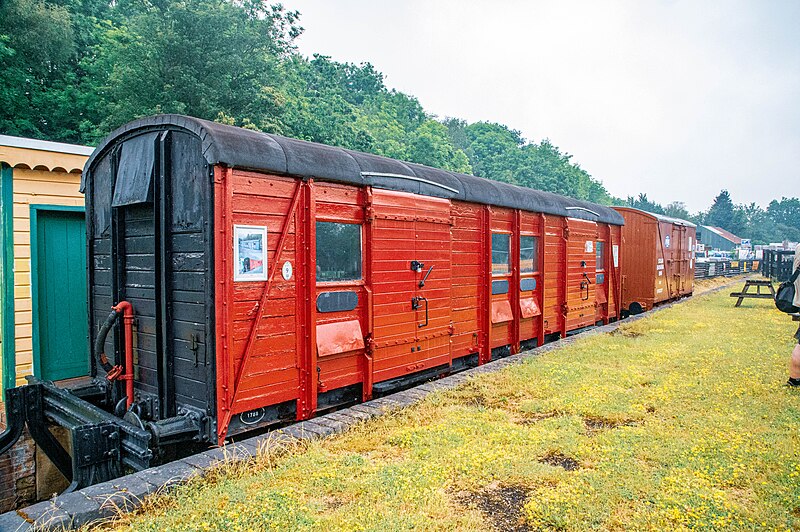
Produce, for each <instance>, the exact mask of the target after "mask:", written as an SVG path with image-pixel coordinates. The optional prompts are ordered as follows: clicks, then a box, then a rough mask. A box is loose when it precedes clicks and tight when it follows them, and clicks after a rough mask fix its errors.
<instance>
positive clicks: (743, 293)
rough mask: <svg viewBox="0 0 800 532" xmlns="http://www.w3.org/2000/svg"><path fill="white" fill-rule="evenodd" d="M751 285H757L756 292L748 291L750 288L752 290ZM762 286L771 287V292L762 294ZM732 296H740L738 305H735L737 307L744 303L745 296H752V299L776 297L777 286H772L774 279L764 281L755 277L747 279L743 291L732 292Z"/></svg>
mask: <svg viewBox="0 0 800 532" xmlns="http://www.w3.org/2000/svg"><path fill="white" fill-rule="evenodd" d="M751 286H755V287H756V292H755V293H753V292H748V290H750V287H751ZM762 286H764V287H767V288H769V292H770V293H769V294H767V293H763V294H762V293H761V287H762ZM731 297H738V298H739V300H738V301H737V302H736V305H734V306H735V307H738V306H740V305H741V304H742V301H744V299H745V298H748V299H749V298H752V299H775V288H774V287H773V286H772V281H769V280H764V281H762V280H755V279H747V280H746V281H745V282H744V288H743V289H742V291H741V292H733V293H732V294H731Z"/></svg>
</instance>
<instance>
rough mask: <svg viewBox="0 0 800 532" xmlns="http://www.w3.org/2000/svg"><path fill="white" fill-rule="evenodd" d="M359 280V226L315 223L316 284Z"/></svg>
mask: <svg viewBox="0 0 800 532" xmlns="http://www.w3.org/2000/svg"><path fill="white" fill-rule="evenodd" d="M359 279H361V226H360V225H357V224H343V223H336V222H317V282H324V281H357V280H359Z"/></svg>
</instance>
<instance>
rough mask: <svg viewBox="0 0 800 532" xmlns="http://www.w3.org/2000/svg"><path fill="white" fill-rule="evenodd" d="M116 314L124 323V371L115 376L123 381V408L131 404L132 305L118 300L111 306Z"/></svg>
mask: <svg viewBox="0 0 800 532" xmlns="http://www.w3.org/2000/svg"><path fill="white" fill-rule="evenodd" d="M111 308H112V310H114V311H115V312H116V313H117V314H122V318H123V321H124V323H125V373H124V374H123V375H120V376H119V377H117V378H118V379H120V380H124V381H125V395H126V396H127V397H126V399H127V401H126V403H125V408H126V409H127V408H130V407H131V405H132V404H133V305H131V304H130V303H129V302H127V301H120V302H119V303H117V304H116V305H114V306H113V307H111Z"/></svg>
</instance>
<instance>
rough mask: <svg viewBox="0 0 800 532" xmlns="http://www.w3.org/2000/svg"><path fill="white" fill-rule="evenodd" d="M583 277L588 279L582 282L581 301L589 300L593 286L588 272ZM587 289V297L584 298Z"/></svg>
mask: <svg viewBox="0 0 800 532" xmlns="http://www.w3.org/2000/svg"><path fill="white" fill-rule="evenodd" d="M583 277H584V278H585V279H586V280H585V281H581V299H582V300H583V301H588V300H589V295H590V290H589V286H590V285H591V284H592V281H590V280H589V276H588V275H586V272H583ZM584 289H586V297H583V290H584Z"/></svg>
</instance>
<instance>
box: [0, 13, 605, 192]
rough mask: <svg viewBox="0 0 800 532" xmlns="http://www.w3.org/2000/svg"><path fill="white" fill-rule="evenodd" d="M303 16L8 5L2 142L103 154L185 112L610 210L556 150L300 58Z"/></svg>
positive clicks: (380, 80)
mask: <svg viewBox="0 0 800 532" xmlns="http://www.w3.org/2000/svg"><path fill="white" fill-rule="evenodd" d="M299 16H300V15H299V13H298V12H296V11H287V10H286V9H284V8H283V7H282V6H281V5H280V4H270V3H269V2H268V1H266V0H236V1H234V0H183V1H180V2H177V1H172V0H116V1H113V2H112V1H110V0H48V1H45V0H5V1H4V2H3V3H2V4H0V73H2V76H3V81H4V83H3V84H2V86H0V131H2V132H4V133H7V134H11V135H20V136H29V137H34V138H42V139H47V140H55V141H63V142H76V143H84V144H95V143H97V142H98V141H99V140H100V139H101V138H102V137H104V136H105V135H106V134H107V133H108V132H110V131H111V130H113V129H114V128H116V127H118V126H120V125H122V124H124V123H126V122H128V121H130V120H133V119H135V118H138V117H141V116H146V115H151V114H156V113H183V114H188V115H192V116H197V117H200V118H205V119H210V120H217V121H221V122H224V123H228V124H233V125H238V126H241V127H246V128H251V129H256V130H260V131H266V132H271V133H279V134H283V135H287V136H291V137H296V138H300V139H305V140H311V141H316V142H322V143H326V144H331V145H336V146H341V147H345V148H351V149H356V150H362V151H367V152H372V153H376V154H379V155H385V156H388V157H393V158H397V159H403V160H408V161H412V162H417V163H421V164H427V165H430V166H436V167H439V168H444V169H447V170H452V171H457V172H466V173H474V174H476V175H479V176H483V177H486V178H489V179H497V180H500V181H506V182H509V183H517V184H519V185H522V186H529V187H535V188H540V189H545V190H551V191H554V192H560V193H562V194H567V195H571V196H575V197H578V198H582V199H589V200H593V201H599V202H603V203H610V202H611V200H612V198H611V196H610V195H609V194H608V192H607V191H606V190H605V188H604V187H603V185H602V184H601V183H600V182H599V181H597V180H595V179H593V178H592V177H591V176H590V175H589V173H588V172H586V171H585V170H583V169H582V168H580V167H579V166H578V165H577V164H574V163H573V162H572V160H571V156H570V155H569V154H567V153H563V152H562V151H561V150H560V149H559V148H558V147H557V146H555V145H554V144H553V143H551V142H550V141H549V140H543V141H542V142H540V143H538V144H536V143H533V142H528V141H526V140H525V139H523V138H522V137H521V135H520V133H519V132H517V131H513V130H510V129H509V128H507V127H505V126H502V125H500V124H490V123H483V122H481V123H476V124H467V123H466V122H464V121H462V120H458V119H445V120H438V119H437V118H436V117H434V116H432V115H430V114H429V113H426V112H425V109H423V107H422V106H421V105H420V103H419V101H417V99H416V98H414V97H413V96H410V95H407V94H404V93H401V92H398V91H395V90H392V89H390V88H388V87H386V85H385V84H384V76H383V74H381V73H380V72H378V71H377V70H376V69H375V68H374V67H373V66H372V65H371V64H369V63H361V64H352V63H340V62H336V61H333V60H332V59H331V58H330V57H327V56H324V55H315V56H313V57H311V58H306V57H303V56H301V55H300V54H298V53H297V51H296V49H295V45H294V41H295V39H296V38H297V37H298V36H299V35H300V34H301V32H302V31H303V30H302V28H301V27H300V26H299ZM19 28H24V31H20V30H19Z"/></svg>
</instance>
